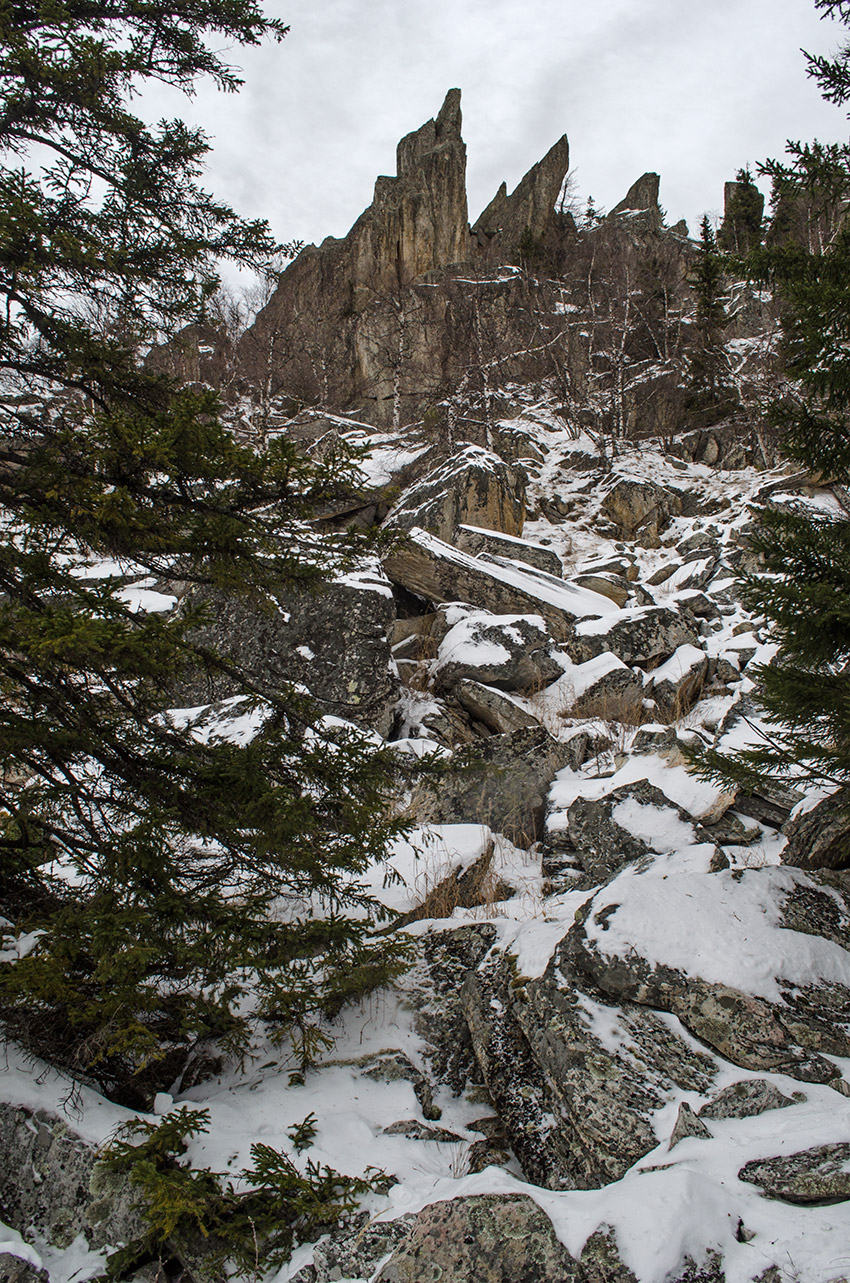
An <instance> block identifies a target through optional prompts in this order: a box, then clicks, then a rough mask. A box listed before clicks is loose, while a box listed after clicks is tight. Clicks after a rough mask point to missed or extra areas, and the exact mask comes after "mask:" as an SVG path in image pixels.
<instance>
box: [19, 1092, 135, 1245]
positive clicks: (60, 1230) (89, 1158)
mask: <svg viewBox="0 0 850 1283" xmlns="http://www.w3.org/2000/svg"><path fill="white" fill-rule="evenodd" d="M0 1153H2V1154H3V1157H4V1162H3V1164H2V1166H0V1206H2V1208H3V1215H4V1218H5V1219H6V1221H7V1222H8V1224H9V1225H11V1226H12V1228H13V1229H16V1230H17V1231H18V1233H20V1234H26V1233H29V1232H30V1231H31V1230H35V1231H36V1232H37V1233H39V1234H40V1235H42V1236H43V1237H44V1238H45V1239H46V1240H47V1241H48V1242H49V1243H51V1244H52V1245H53V1246H55V1247H60V1248H64V1247H68V1246H69V1244H71V1243H72V1242H73V1241H74V1239H75V1238H76V1237H77V1235H78V1234H80V1233H81V1232H82V1233H83V1234H85V1236H86V1239H87V1240H88V1242H89V1243H90V1245H91V1246H93V1247H95V1248H99V1247H103V1246H105V1245H106V1244H113V1243H115V1242H118V1241H122V1240H123V1241H127V1240H129V1239H132V1238H135V1237H136V1236H137V1235H138V1234H139V1233H140V1232H141V1230H142V1223H141V1220H140V1219H139V1216H138V1213H137V1212H135V1211H134V1210H133V1208H134V1201H135V1200H134V1199H133V1198H132V1197H131V1196H130V1192H129V1187H128V1185H127V1181H126V1178H125V1177H124V1176H116V1175H115V1174H113V1173H112V1172H110V1171H109V1170H108V1169H107V1168H106V1167H105V1166H104V1165H103V1163H101V1161H100V1159H99V1155H98V1153H97V1150H96V1149H95V1148H94V1146H92V1145H90V1144H88V1143H87V1142H86V1141H84V1140H83V1139H82V1138H81V1137H80V1136H77V1135H76V1134H75V1133H74V1132H73V1131H72V1130H71V1128H70V1127H69V1126H68V1124H67V1122H66V1120H65V1119H64V1118H60V1117H59V1116H58V1115H57V1114H52V1113H50V1112H48V1111H47V1110H43V1109H39V1110H36V1111H35V1112H33V1111H32V1110H29V1109H25V1108H24V1107H23V1106H19V1107H16V1106H14V1105H7V1104H2V1103H0Z"/></svg>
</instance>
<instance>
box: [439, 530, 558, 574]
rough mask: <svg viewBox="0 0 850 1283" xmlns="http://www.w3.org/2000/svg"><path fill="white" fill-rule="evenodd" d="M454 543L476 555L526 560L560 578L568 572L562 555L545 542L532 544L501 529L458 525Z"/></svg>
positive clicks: (464, 550)
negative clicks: (565, 569) (548, 546)
mask: <svg viewBox="0 0 850 1283" xmlns="http://www.w3.org/2000/svg"><path fill="white" fill-rule="evenodd" d="M454 544H455V547H456V548H460V549H461V550H462V551H463V552H471V553H472V554H473V555H474V556H476V557H477V556H480V555H481V554H482V553H486V554H487V555H488V556H491V557H507V559H508V560H509V561H522V562H525V563H526V564H527V565H529V566H534V567H536V569H537V570H543V571H545V573H546V574H547V575H556V576H558V577H560V576H561V575H563V573H564V566H563V563H562V561H561V558H560V557H559V556H558V554H557V553H556V552H555V551H554V550H553V549H552V548H547V547H546V546H545V545H544V544H539V543H529V542H528V541H527V540H526V539H518V538H517V537H516V536H515V535H506V534H504V533H503V532H501V531H497V530H484V529H482V527H481V526H458V529H457V533H456V535H455V539H454Z"/></svg>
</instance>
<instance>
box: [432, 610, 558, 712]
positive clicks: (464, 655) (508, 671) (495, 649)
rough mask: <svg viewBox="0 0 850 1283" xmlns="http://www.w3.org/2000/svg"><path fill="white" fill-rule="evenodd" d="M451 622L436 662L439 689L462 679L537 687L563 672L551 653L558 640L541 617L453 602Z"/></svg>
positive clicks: (449, 612) (501, 686)
mask: <svg viewBox="0 0 850 1283" xmlns="http://www.w3.org/2000/svg"><path fill="white" fill-rule="evenodd" d="M445 614H446V623H447V624H449V625H450V627H449V629H448V632H446V634H445V636H444V637H443V639H442V641H441V642H440V646H439V649H438V651H437V658H436V659H435V661H434V664H433V669H432V671H433V674H434V684H435V687H436V689H437V690H438V691H440V692H445V691H450V690H452V689H453V687H455V686H456V685H457V683H458V682H459V681H461V680H463V678H467V677H468V678H471V679H472V680H474V681H476V682H483V683H484V685H486V686H495V687H496V688H497V689H498V690H506V691H524V690H539V689H540V687H541V686H546V685H547V684H548V683H549V682H551V681H554V679H555V678H556V677H558V676H560V674H561V672H562V671H563V669H562V665H561V664H559V663H558V662H557V661H556V660H555V659H553V658H552V655H551V654H550V651H551V649H552V648H553V647H554V642H553V641H552V637H551V636H550V633H549V630H548V629H547V627H546V622H545V620H544V619H543V617H542V616H541V615H491V614H490V613H489V612H488V611H471V610H464V609H463V608H462V607H458V606H450V607H449V608H448V609H447V610H446V612H445Z"/></svg>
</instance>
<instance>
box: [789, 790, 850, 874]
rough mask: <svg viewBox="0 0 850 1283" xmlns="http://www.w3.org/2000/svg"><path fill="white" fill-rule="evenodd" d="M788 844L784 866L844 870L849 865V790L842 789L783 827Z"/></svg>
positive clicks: (803, 811) (793, 817)
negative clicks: (792, 865)
mask: <svg viewBox="0 0 850 1283" xmlns="http://www.w3.org/2000/svg"><path fill="white" fill-rule="evenodd" d="M785 832H786V834H787V835H788V845H787V846H786V847H785V850H784V851H783V852H782V863H783V864H794V865H797V866H798V867H799V868H801V869H846V868H848V867H849V866H850V789H848V788H841V789H838V790H837V791H836V792H835V793H831V794H830V795H829V797H827V798H824V800H823V801H822V802H818V804H817V805H816V806H813V807H811V808H809V809H807V810H801V811H800V813H799V814H795V815H792V817H791V819H790V820H789V821H788V823H787V824H786V825H785Z"/></svg>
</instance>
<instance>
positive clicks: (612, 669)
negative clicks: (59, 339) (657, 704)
mask: <svg viewBox="0 0 850 1283" xmlns="http://www.w3.org/2000/svg"><path fill="white" fill-rule="evenodd" d="M643 697H644V692H643V682H642V681H641V679H640V677H638V676H637V674H636V673H634V672H632V670H631V669H630V668H629V667H628V666H627V665H626V664H624V663H623V662H622V660H618V659H617V657H616V656H614V655H612V656H611V664H610V666H609V667H607V668H604V669H602V670H601V671H600V673H599V676H598V677H597V678H596V680H595V681H593V682H591V683H590V685H588V686H585V688H584V690H583V691H582V693H581V695H580V696H579V697H578V698H577V699H576V701H575V704H574V705H573V706H572V708H571V709H565V715H566V716H569V717H599V718H601V719H602V720H603V721H605V722H623V723H626V724H632V723H634V722H635V721H639V720H640V716H641V714H642V713H643Z"/></svg>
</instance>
